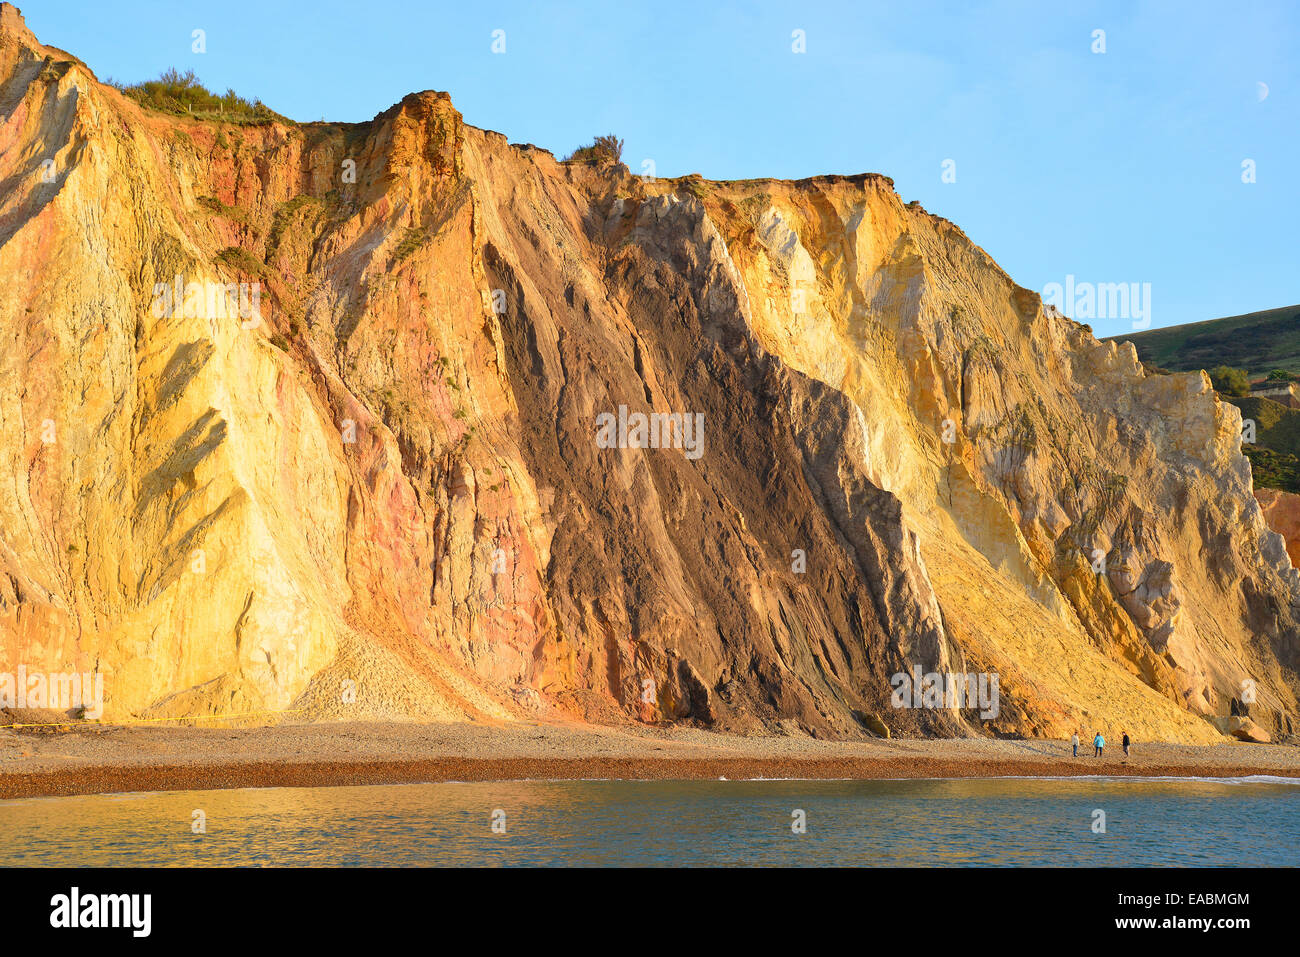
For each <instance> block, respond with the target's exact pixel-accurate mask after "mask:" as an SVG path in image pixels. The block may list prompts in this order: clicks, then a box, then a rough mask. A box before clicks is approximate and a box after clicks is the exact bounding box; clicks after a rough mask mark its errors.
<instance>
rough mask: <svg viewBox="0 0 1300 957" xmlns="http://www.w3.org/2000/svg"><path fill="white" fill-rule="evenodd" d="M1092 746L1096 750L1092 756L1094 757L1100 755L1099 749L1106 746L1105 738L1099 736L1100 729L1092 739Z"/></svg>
mask: <svg viewBox="0 0 1300 957" xmlns="http://www.w3.org/2000/svg"><path fill="white" fill-rule="evenodd" d="M1092 746H1093V747H1094V748H1096V749H1097V752H1096V754H1094V755H1093V757H1094V758H1099V757H1101V749H1102V748H1104V747H1105V746H1106V739H1105V738H1103V737H1102V736H1101V732H1100V731H1098V732H1097V736H1096V737H1095V738H1093V739H1092Z"/></svg>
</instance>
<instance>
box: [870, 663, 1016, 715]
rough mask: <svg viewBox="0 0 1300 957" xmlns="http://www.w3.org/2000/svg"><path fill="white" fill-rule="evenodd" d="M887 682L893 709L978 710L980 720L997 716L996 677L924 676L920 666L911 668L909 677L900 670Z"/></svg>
mask: <svg viewBox="0 0 1300 957" xmlns="http://www.w3.org/2000/svg"><path fill="white" fill-rule="evenodd" d="M889 683H890V685H892V686H893V688H894V693H893V695H891V696H890V703H891V704H892V705H893V706H894V707H895V708H933V709H938V708H958V709H966V708H971V709H974V708H978V709H979V713H980V717H981V718H985V719H987V718H996V717H997V716H998V710H999V708H998V676H997V675H996V674H987V673H983V672H981V673H979V674H969V673H968V674H953V673H951V672H948V673H945V672H938V671H931V672H924V673H923V672H922V670H921V666H920V665H913V666H912V672H911V674H908V673H907V672H906V671H900V672H898V673H897V674H895V675H893V676H892V677H891V678H890V679H889Z"/></svg>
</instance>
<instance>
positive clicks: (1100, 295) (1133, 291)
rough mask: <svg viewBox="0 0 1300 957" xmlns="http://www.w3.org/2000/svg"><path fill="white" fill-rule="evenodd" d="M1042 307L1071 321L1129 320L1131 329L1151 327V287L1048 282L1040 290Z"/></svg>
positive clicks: (1069, 279) (1069, 278) (1146, 284)
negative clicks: (1131, 322)
mask: <svg viewBox="0 0 1300 957" xmlns="http://www.w3.org/2000/svg"><path fill="white" fill-rule="evenodd" d="M1042 297H1043V305H1046V306H1055V307H1056V308H1057V309H1059V310H1060V311H1061V312H1062V313H1064V314H1065V315H1067V316H1069V317H1070V318H1071V319H1074V320H1088V319H1131V320H1132V321H1133V328H1134V329H1145V328H1146V327H1147V326H1149V325H1151V283H1149V282H1144V283H1136V282H1098V283H1093V282H1076V281H1075V278H1074V275H1073V274H1070V275H1068V276H1066V277H1065V284H1064V285H1062V284H1061V283H1059V282H1049V283H1048V284H1047V285H1046V286H1044V287H1043V293H1042Z"/></svg>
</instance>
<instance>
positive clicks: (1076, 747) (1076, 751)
mask: <svg viewBox="0 0 1300 957" xmlns="http://www.w3.org/2000/svg"><path fill="white" fill-rule="evenodd" d="M1070 743H1071V744H1072V745H1074V756H1075V757H1076V758H1077V757H1078V756H1079V732H1078V731H1076V732H1074V736H1073V737H1071V738H1070Z"/></svg>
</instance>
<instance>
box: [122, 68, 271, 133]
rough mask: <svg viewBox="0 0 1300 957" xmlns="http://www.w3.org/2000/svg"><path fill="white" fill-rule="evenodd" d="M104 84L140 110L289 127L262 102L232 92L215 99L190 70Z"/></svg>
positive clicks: (173, 71) (174, 70)
mask: <svg viewBox="0 0 1300 957" xmlns="http://www.w3.org/2000/svg"><path fill="white" fill-rule="evenodd" d="M105 82H106V83H108V84H110V85H112V86H115V87H117V88H118V89H119V90H121V91H122V92H123V93H125V94H126V95H127V96H129V97H130V98H131V99H133V100H135V101H136V102H137V103H139V104H140V105H141V106H146V107H148V108H149V109H152V110H158V111H160V112H163V113H173V114H180V113H185V114H189V115H191V116H195V117H198V118H200V119H210V120H222V121H224V122H227V123H269V122H271V121H272V120H279V121H280V122H282V123H292V122H293V121H292V120H289V119H287V118H285V117H283V116H281V115H280V114H279V113H276V112H275V111H274V110H272V109H271V108H270V107H269V106H267V105H266V104H265V103H263V102H262V101H261V100H258V99H253V100H246V99H244V98H243V97H242V96H240V95H239V94H238V93H236V92H235V91H234V90H226V92H225V94H224V95H222V96H218V95H217V94H215V93H213V92H212V91H211V90H209V89H208V88H207V87H205V86H204V85H203V84H202V83H200V82H199V78H198V77H196V76H195V75H194V71H193V70H186V71H185V72H184V73H181V72H180V71H179V70H176V69H174V68H173V69H170V70H164V71H163V73H162V75H161V76H159V77H158V79H156V80H145V81H144V82H143V83H136V84H134V85H127V84H125V83H119V82H118V81H117V80H113V79H111V78H110V79H108V80H106V81H105Z"/></svg>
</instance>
